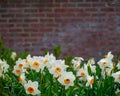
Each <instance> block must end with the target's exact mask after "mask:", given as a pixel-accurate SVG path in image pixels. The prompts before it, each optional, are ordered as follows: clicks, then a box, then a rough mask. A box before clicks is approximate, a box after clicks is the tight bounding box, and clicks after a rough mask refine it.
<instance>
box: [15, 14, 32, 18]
mask: <svg viewBox="0 0 120 96" xmlns="http://www.w3.org/2000/svg"><path fill="white" fill-rule="evenodd" d="M29 16H30V14H26V13H25V14H23V13H21V14H20V13H19V14H16V17H20V18H24V17H29Z"/></svg>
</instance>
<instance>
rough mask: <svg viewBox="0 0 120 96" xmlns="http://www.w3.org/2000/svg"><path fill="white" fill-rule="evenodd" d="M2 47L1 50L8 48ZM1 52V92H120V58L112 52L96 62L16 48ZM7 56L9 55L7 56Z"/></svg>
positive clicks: (40, 95)
mask: <svg viewBox="0 0 120 96" xmlns="http://www.w3.org/2000/svg"><path fill="white" fill-rule="evenodd" d="M3 49H5V48H4V47H2V51H1V53H2V52H3V51H4V52H3V53H6V52H8V51H9V50H7V49H5V50H3ZM3 53H2V54H1V56H0V58H1V59H0V96H31V95H36V96H119V95H120V62H119V58H117V59H116V57H114V56H113V54H112V53H111V52H108V54H107V55H106V56H105V57H104V58H102V59H101V60H99V61H98V62H96V61H95V60H94V58H91V59H88V60H84V59H83V58H82V57H72V56H69V57H66V58H65V59H57V58H56V57H55V56H54V55H53V54H49V53H47V54H46V55H44V56H31V55H30V54H29V55H27V54H25V55H24V54H22V55H21V56H17V55H16V53H15V52H12V51H9V52H8V54H3ZM6 56H7V57H6Z"/></svg>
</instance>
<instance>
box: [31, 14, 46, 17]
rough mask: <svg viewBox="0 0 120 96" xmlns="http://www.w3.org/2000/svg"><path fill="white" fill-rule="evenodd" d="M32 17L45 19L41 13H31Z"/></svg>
mask: <svg viewBox="0 0 120 96" xmlns="http://www.w3.org/2000/svg"><path fill="white" fill-rule="evenodd" d="M31 16H32V17H45V14H43V13H33V14H31Z"/></svg>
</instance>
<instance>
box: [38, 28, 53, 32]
mask: <svg viewBox="0 0 120 96" xmlns="http://www.w3.org/2000/svg"><path fill="white" fill-rule="evenodd" d="M52 31H53V29H52V28H41V29H40V32H52Z"/></svg>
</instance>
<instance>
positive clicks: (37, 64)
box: [30, 57, 44, 72]
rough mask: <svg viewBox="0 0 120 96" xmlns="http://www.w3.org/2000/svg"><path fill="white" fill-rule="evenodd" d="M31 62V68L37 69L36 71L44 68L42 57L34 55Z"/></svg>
mask: <svg viewBox="0 0 120 96" xmlns="http://www.w3.org/2000/svg"><path fill="white" fill-rule="evenodd" d="M30 62H31V64H30V68H31V69H33V70H35V71H36V72H39V71H40V70H43V69H44V65H43V63H42V59H41V58H40V57H33V58H32V59H31V61H30Z"/></svg>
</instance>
